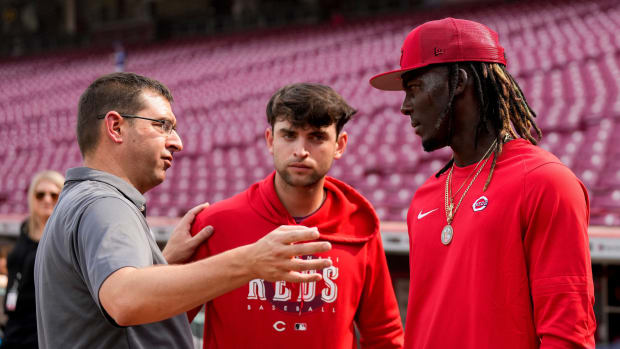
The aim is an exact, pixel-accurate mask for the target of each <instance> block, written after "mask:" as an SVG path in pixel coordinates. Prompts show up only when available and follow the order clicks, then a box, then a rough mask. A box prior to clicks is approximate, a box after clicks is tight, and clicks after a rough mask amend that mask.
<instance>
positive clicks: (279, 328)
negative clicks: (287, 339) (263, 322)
mask: <svg viewBox="0 0 620 349" xmlns="http://www.w3.org/2000/svg"><path fill="white" fill-rule="evenodd" d="M273 328H274V329H275V330H276V331H278V332H282V331H284V330H286V323H285V322H284V321H276V322H274V324H273Z"/></svg>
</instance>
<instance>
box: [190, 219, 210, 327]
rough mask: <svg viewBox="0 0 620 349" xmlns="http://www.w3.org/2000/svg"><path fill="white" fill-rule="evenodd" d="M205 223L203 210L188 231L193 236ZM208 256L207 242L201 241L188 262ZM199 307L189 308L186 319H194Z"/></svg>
mask: <svg viewBox="0 0 620 349" xmlns="http://www.w3.org/2000/svg"><path fill="white" fill-rule="evenodd" d="M207 225H208V224H207V222H206V218H205V211H202V212H200V213H199V214H198V215H197V216H196V218H195V219H194V223H192V228H191V230H190V233H191V234H192V236H194V235H196V234H198V232H199V231H201V230H202V229H203V228H204V227H206V226H207ZM208 256H209V252H208V250H207V244H206V243H202V244H200V246H198V248H197V249H196V252H194V256H193V257H192V259H191V260H190V262H194V261H198V260H201V259H204V258H207V257H208ZM200 308H202V305H201V306H198V307H196V308H194V309H191V310H189V311H188V312H187V319H188V320H189V322H192V321H193V320H194V318H195V317H196V315H197V314H198V312H200Z"/></svg>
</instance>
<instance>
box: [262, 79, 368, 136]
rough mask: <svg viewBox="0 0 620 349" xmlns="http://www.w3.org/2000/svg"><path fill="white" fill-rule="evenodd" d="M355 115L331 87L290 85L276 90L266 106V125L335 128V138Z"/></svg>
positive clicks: (309, 84)
mask: <svg viewBox="0 0 620 349" xmlns="http://www.w3.org/2000/svg"><path fill="white" fill-rule="evenodd" d="M356 112H357V111H356V110H355V109H353V108H352V107H351V106H350V105H348V104H347V102H345V100H344V98H342V96H340V95H339V94H338V93H336V91H334V90H333V89H332V88H331V87H329V86H325V85H321V84H315V83H307V82H304V83H298V84H291V85H287V86H284V87H282V88H281V89H279V90H278V91H277V92H276V93H275V94H274V95H273V96H271V99H270V100H269V103H267V121H268V122H269V125H271V127H272V128H273V126H274V125H275V123H276V121H278V120H286V121H289V122H290V123H291V124H292V125H293V126H294V127H305V126H312V127H325V126H329V125H331V124H334V123H335V124H336V135H338V134H340V131H342V128H343V127H344V125H345V124H346V123H347V122H348V121H349V120H350V119H351V117H352V116H353V115H354V114H355V113H356Z"/></svg>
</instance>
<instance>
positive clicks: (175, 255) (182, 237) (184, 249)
mask: <svg viewBox="0 0 620 349" xmlns="http://www.w3.org/2000/svg"><path fill="white" fill-rule="evenodd" d="M207 206H209V204H208V203H204V204H200V205H198V206H196V207H194V208H192V209H191V210H189V211H187V213H186V214H185V216H183V218H181V221H180V222H179V224H177V226H176V227H175V228H174V230H173V231H172V234H171V235H170V238H169V239H168V243H166V246H165V247H164V250H163V252H162V253H163V254H164V258H166V261H167V262H168V264H179V263H184V262H186V261H187V260H188V259H190V257H191V256H192V255H193V254H194V251H196V248H197V247H198V246H199V245H200V244H201V243H203V242H204V241H205V240H206V239H207V238H208V237H209V236H211V234H213V227H212V226H210V225H208V226H206V227H204V229H202V230H201V231H199V232H198V234H196V235H194V236H192V235H191V234H190V229H191V227H192V222H194V218H195V217H196V215H197V214H198V213H199V212H200V211H202V210H203V209H204V208H206V207H207Z"/></svg>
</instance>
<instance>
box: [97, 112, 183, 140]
mask: <svg viewBox="0 0 620 349" xmlns="http://www.w3.org/2000/svg"><path fill="white" fill-rule="evenodd" d="M118 115H120V116H122V117H124V118H125V119H142V120H148V121H153V122H157V123H159V124H161V129H162V130H163V131H164V133H165V134H167V135H171V134H172V131H175V132H176V130H177V128H176V126H174V125H173V124H172V122H171V121H170V120H167V119H160V120H158V119H151V118H145V117H144V116H140V115H131V114H118ZM103 118H105V114H101V115H97V119H103Z"/></svg>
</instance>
